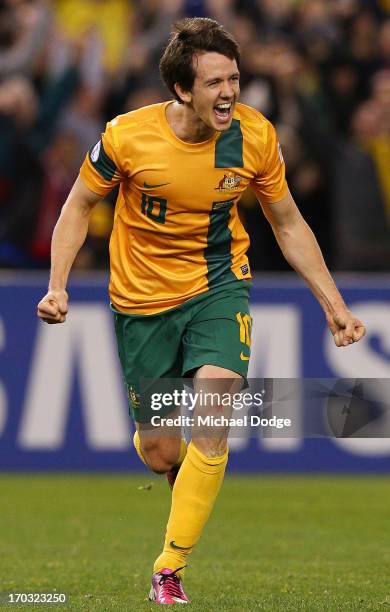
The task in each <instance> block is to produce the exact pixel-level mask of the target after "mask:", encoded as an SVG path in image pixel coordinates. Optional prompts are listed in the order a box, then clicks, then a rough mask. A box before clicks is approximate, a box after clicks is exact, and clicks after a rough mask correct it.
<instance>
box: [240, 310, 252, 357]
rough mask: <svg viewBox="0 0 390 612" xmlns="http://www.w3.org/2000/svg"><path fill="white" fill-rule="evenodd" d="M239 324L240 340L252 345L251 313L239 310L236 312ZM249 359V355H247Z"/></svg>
mask: <svg viewBox="0 0 390 612" xmlns="http://www.w3.org/2000/svg"><path fill="white" fill-rule="evenodd" d="M236 319H237V321H238V325H239V326H240V342H242V343H243V344H245V345H246V346H248V347H250V345H251V331H252V317H251V316H250V315H249V314H242V313H241V312H238V313H237V314H236ZM241 359H243V353H241ZM245 359H249V357H245Z"/></svg>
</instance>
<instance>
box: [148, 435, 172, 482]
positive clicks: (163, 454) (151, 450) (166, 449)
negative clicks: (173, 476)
mask: <svg viewBox="0 0 390 612" xmlns="http://www.w3.org/2000/svg"><path fill="white" fill-rule="evenodd" d="M176 447H177V445H176V444H175V443H173V444H169V443H168V442H167V440H166V439H164V440H163V441H159V440H148V441H147V442H146V443H144V444H143V451H144V455H145V459H146V461H147V463H148V466H149V468H150V469H151V470H152V471H153V472H155V473H156V474H166V473H167V472H169V470H171V469H172V468H173V466H174V465H175V464H176V463H177V460H178V456H179V451H178V449H177V448H176Z"/></svg>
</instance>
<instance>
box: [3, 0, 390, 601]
mask: <svg viewBox="0 0 390 612" xmlns="http://www.w3.org/2000/svg"><path fill="white" fill-rule="evenodd" d="M184 15H187V16H193V15H196V16H211V17H215V18H216V19H218V20H219V21H221V22H222V23H223V24H224V25H225V26H226V27H227V28H228V29H229V30H230V31H232V32H233V33H234V35H235V36H236V37H237V39H238V40H239V42H240V45H241V48H242V56H243V62H242V70H241V72H242V97H241V100H242V101H243V102H245V103H247V104H249V105H252V106H254V107H256V108H258V109H259V110H260V111H261V112H263V113H264V114H265V115H266V116H267V117H268V118H270V119H271V120H272V121H273V122H274V123H275V125H276V126H277V129H278V133H279V137H280V141H281V144H282V148H283V153H284V157H285V160H286V165H287V178H288V181H289V184H290V188H291V190H292V192H293V195H294V196H295V199H296V201H297V202H298V204H299V206H300V208H301V210H302V212H303V214H304V216H305V218H306V219H307V221H308V222H309V224H310V225H311V227H312V228H313V230H314V232H315V233H316V235H317V238H318V241H319V243H320V245H321V248H322V249H323V251H324V254H325V257H326V260H327V262H328V264H329V266H330V268H331V270H332V271H334V272H335V274H336V276H337V280H338V284H339V286H340V288H341V289H342V291H343V294H344V295H345V297H346V299H347V301H348V303H349V304H350V305H351V306H352V307H353V310H354V312H356V314H357V315H358V316H361V317H362V318H363V320H364V321H365V322H366V324H367V327H368V334H367V338H366V339H365V340H364V341H363V342H361V343H359V344H358V345H356V346H353V347H349V348H348V349H347V350H337V349H336V348H335V347H334V346H332V339H331V337H330V335H329V332H328V330H327V328H326V325H325V322H324V318H323V315H322V312H321V310H320V308H319V306H318V305H317V304H316V302H315V300H314V298H313V297H312V296H311V294H310V292H309V291H308V290H307V289H306V288H305V287H304V286H303V284H302V283H300V281H299V280H298V279H297V278H296V276H295V275H293V274H292V273H290V272H289V270H288V266H287V265H286V264H285V262H284V261H283V259H282V256H281V254H280V253H279V250H278V248H277V247H276V245H275V243H274V239H273V236H272V233H271V231H270V229H269V228H268V226H267V224H266V222H265V220H264V219H263V218H262V215H261V214H260V213H259V207H258V205H257V203H256V202H255V201H254V199H253V197H252V196H251V194H250V193H248V194H247V196H246V197H245V200H244V202H243V203H242V206H241V215H242V218H243V221H244V223H245V224H246V227H247V229H248V231H249V233H250V235H251V238H252V247H251V252H250V256H251V264H252V268H253V270H254V271H255V272H256V279H255V285H254V289H253V292H252V312H253V315H254V318H255V328H254V329H255V331H254V340H253V345H252V354H253V358H252V362H251V373H250V374H251V376H258V377H286V378H300V377H317V378H330V377H332V378H334V377H335V378H339V377H347V378H355V377H358V378H382V379H385V378H387V379H388V378H390V336H389V334H390V308H389V302H390V240H389V238H390V225H389V224H390V175H389V168H390V2H389V0H277V1H274V0H147V1H146V0H145V1H142V0H139V1H136V0H134V1H133V2H131V1H126V0H53V1H50V0H1V2H0V267H1V268H2V269H1V270H0V470H1V471H2V472H3V473H2V474H1V475H0V510H1V524H0V547H1V555H0V576H1V579H0V604H2V603H4V601H5V600H4V597H3V594H4V592H5V591H15V590H18V591H30V592H31V591H33V592H37V591H38V592H44V591H45V592H52V591H57V592H67V593H68V594H69V595H70V599H71V604H72V609H89V610H95V609H96V610H99V611H100V610H137V612H138V611H139V610H141V609H149V608H150V606H149V607H148V605H147V604H144V603H142V602H143V599H144V596H145V593H146V591H147V589H148V578H149V574H150V561H151V559H153V556H155V555H156V554H158V550H159V547H160V544H161V537H162V526H163V525H164V523H165V520H166V516H167V513H168V511H169V503H170V494H169V490H168V487H167V486H166V483H165V482H164V479H163V477H157V476H155V475H151V474H150V473H147V472H146V471H145V468H144V467H143V466H142V465H141V463H140V462H139V460H138V458H137V457H136V454H135V452H134V450H133V449H132V446H131V444H130V439H131V427H132V426H131V425H129V421H128V417H127V406H126V398H125V394H124V390H123V387H122V383H121V375H120V370H119V364H118V360H117V356H116V347H115V341H114V336H113V330H112V322H111V318H110V312H109V310H108V308H107V292H106V286H107V238H108V236H109V233H110V229H111V223H112V215H113V205H114V202H115V194H114V193H113V194H111V196H110V197H108V198H107V199H105V200H103V201H101V202H100V203H99V205H98V206H97V207H96V209H95V210H94V213H93V217H92V220H91V224H90V229H89V234H88V238H87V241H86V244H85V245H84V247H83V248H82V250H81V251H80V253H79V255H78V257H77V260H76V263H75V271H74V272H73V273H72V277H71V283H70V297H71V311H70V315H69V321H68V322H67V324H66V325H64V326H55V327H53V326H46V325H42V324H41V323H40V322H39V321H38V320H37V319H36V317H35V309H36V303H37V301H38V300H39V298H40V297H41V295H42V294H43V292H44V290H45V287H46V283H47V271H48V266H49V250H50V238H51V233H52V229H53V227H54V224H55V221H56V219H57V217H58V214H59V211H60V208H61V206H62V204H63V201H64V199H65V197H66V195H67V193H68V191H69V189H70V187H71V185H72V183H73V181H74V179H75V177H76V175H77V172H78V168H79V165H80V163H81V161H82V159H83V157H84V155H85V152H86V151H87V149H89V148H90V147H91V146H92V145H93V144H94V143H95V142H96V141H97V140H98V138H99V134H100V133H101V131H102V130H104V125H105V122H106V121H107V120H109V119H111V118H112V117H113V116H115V115H116V114H118V113H123V112H126V111H128V110H131V109H134V108H137V107H139V106H142V105H145V104H150V103H154V102H158V101H161V100H164V99H166V98H167V93H166V91H164V88H163V86H162V84H161V82H160V80H159V77H158V71H157V65H158V58H159V55H160V51H161V48H162V46H163V44H164V42H165V41H166V39H167V36H168V33H169V29H170V24H171V23H172V21H173V20H174V19H175V18H177V17H181V16H184ZM304 409H307V407H304V406H302V405H300V403H299V402H298V403H297V402H295V404H293V405H292V406H291V410H293V411H295V412H294V414H295V416H296V418H297V421H298V423H299V422H301V420H302V419H303V410H304ZM295 433H296V437H295V438H292V439H291V438H290V439H288V438H287V439H286V438H277V439H269V438H268V439H263V440H256V439H253V440H251V441H248V440H246V439H244V438H240V439H236V440H234V441H232V444H231V447H232V451H231V459H230V471H229V477H228V478H226V482H225V483H224V487H223V488H222V491H221V494H220V498H219V500H218V503H217V506H216V508H215V511H214V513H213V515H212V518H211V521H210V524H209V525H208V527H207V529H206V532H205V534H204V537H203V538H202V540H201V542H200V543H199V546H198V547H197V549H196V551H195V554H194V556H193V560H192V561H191V564H193V571H192V570H191V571H188V575H187V578H186V583H187V585H188V589H189V593H190V595H191V596H192V595H193V598H194V600H195V603H193V604H192V609H193V610H194V611H196V610H202V611H205V610H207V611H209V610H210V609H211V607H210V602H211V601H212V602H213V604H212V609H213V612H215V611H217V610H223V611H224V612H226V611H228V610H242V609H247V610H254V609H260V608H261V609H265V610H275V611H277V612H280V611H281V610H282V611H283V612H285V611H288V610H291V612H292V611H294V612H295V611H296V610H311V611H314V610H318V611H321V612H323V611H324V610H332V611H333V610H352V609H353V610H355V609H356V610H358V609H359V610H360V609H361V610H371V609H372V610H379V609H383V608H384V607H386V606H387V605H388V604H389V601H390V593H389V590H388V587H389V580H388V572H387V570H386V568H388V564H389V552H388V551H389V542H390V540H389V528H388V503H389V499H390V490H389V483H388V477H387V473H388V472H389V470H390V442H389V439H388V437H384V438H378V439H355V440H340V439H339V440H336V439H325V438H320V439H304V438H303V437H302V431H301V430H299V428H298V429H297V430H296V432H295ZM107 471H109V472H110V473H109V474H106V475H103V474H102V472H107ZM42 472H49V473H48V474H47V475H42ZM75 472H84V473H83V474H75ZM91 472H95V473H94V474H92V473H91ZM96 472H101V473H100V474H97V473H96ZM113 472H118V473H117V474H114V473H113ZM119 472H121V473H122V474H119ZM131 472H139V473H138V474H132V473H131ZM245 472H250V473H251V476H249V477H248V476H247V475H246V474H245ZM270 472H275V473H276V475H274V476H272V475H271V474H270ZM327 473H328V475H327ZM329 473H331V474H330V475H329ZM320 474H321V478H320V477H319V475H320ZM346 474H347V475H346ZM348 474H349V475H348ZM367 475H368V476H369V478H367ZM140 534H141V537H140ZM211 576H212V577H213V580H212V581H210V577H211ZM196 601H198V602H199V603H198V604H197V603H196ZM45 609H46V608H45Z"/></svg>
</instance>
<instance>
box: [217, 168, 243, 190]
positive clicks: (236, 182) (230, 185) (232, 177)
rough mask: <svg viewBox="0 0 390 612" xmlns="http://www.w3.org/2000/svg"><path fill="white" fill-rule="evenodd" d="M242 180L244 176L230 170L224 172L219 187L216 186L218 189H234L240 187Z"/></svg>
mask: <svg viewBox="0 0 390 612" xmlns="http://www.w3.org/2000/svg"><path fill="white" fill-rule="evenodd" d="M241 181H242V177H241V176H238V174H234V172H228V173H227V174H224V175H223V177H222V178H221V180H220V181H219V183H218V187H216V188H215V190H216V191H232V190H234V189H238V187H239V186H240V183H241Z"/></svg>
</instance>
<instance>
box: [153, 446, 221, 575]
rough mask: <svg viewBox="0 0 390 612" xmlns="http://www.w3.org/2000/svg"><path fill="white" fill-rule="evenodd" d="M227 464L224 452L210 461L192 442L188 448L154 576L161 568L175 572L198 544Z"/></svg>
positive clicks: (177, 479)
mask: <svg viewBox="0 0 390 612" xmlns="http://www.w3.org/2000/svg"><path fill="white" fill-rule="evenodd" d="M227 460H228V450H226V452H225V453H224V454H223V455H222V456H221V457H212V458H210V457H207V456H206V455H204V454H203V453H201V452H200V451H199V450H198V449H197V448H196V446H195V445H194V444H193V442H190V444H189V445H188V449H187V455H186V458H185V459H184V461H183V465H182V466H181V468H180V471H179V473H178V475H177V478H176V482H175V486H174V487H173V491H172V506H171V514H170V516H169V520H168V525H167V532H166V536H165V543H164V550H163V552H162V553H161V555H160V556H159V557H158V558H157V559H156V561H155V564H154V570H153V571H154V572H158V571H160V570H162V569H163V568H164V567H168V568H170V569H172V570H175V569H177V568H179V567H183V566H184V565H186V562H187V556H188V555H189V554H190V553H191V551H192V548H193V546H194V545H195V544H196V542H197V541H198V540H199V538H200V535H201V533H202V531H203V528H204V526H205V524H206V522H207V519H208V518H209V516H210V513H211V510H212V509H213V506H214V502H215V500H216V497H217V495H218V492H219V489H220V488H221V484H222V481H223V477H224V473H225V467H226V464H227ZM172 542H173V544H172ZM178 574H179V575H180V574H182V572H178Z"/></svg>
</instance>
